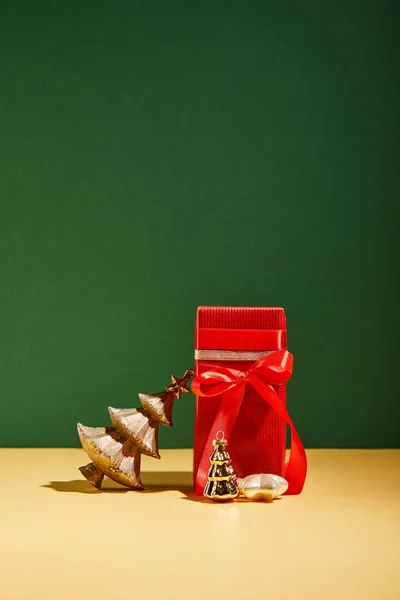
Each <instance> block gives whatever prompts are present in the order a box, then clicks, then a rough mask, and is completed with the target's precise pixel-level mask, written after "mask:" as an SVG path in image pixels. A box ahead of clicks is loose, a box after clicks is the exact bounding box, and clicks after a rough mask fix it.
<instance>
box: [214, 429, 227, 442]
mask: <svg viewBox="0 0 400 600" xmlns="http://www.w3.org/2000/svg"><path fill="white" fill-rule="evenodd" d="M219 434H221V437H218V436H219ZM224 437H225V434H224V432H223V431H222V429H218V431H217V434H216V436H215V439H216V440H218V441H220V440H223V439H224Z"/></svg>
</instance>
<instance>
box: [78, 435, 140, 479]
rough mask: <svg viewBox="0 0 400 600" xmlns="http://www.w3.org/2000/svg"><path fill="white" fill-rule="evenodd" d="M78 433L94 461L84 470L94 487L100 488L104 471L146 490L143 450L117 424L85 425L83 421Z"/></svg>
mask: <svg viewBox="0 0 400 600" xmlns="http://www.w3.org/2000/svg"><path fill="white" fill-rule="evenodd" d="M78 433H79V438H80V440H81V444H82V448H83V449H84V450H85V452H86V454H87V455H88V456H89V458H90V459H91V460H92V461H93V464H89V465H86V467H81V468H80V471H81V473H82V474H83V475H84V477H86V479H87V480H88V481H89V482H90V483H91V484H92V485H94V487H97V488H100V486H101V483H102V478H100V474H102V475H103V476H104V475H107V477H109V478H110V479H113V480H114V481H116V482H117V483H122V485H126V486H128V487H130V488H133V489H136V490H142V489H143V484H142V482H141V480H140V452H139V450H138V449H137V448H136V447H135V446H134V445H133V444H132V443H131V442H130V441H129V440H128V439H127V438H126V437H124V436H123V435H122V434H121V433H120V432H119V431H117V430H116V429H115V428H114V427H85V426H84V425H82V424H81V423H78ZM96 469H97V471H99V473H97V472H96Z"/></svg>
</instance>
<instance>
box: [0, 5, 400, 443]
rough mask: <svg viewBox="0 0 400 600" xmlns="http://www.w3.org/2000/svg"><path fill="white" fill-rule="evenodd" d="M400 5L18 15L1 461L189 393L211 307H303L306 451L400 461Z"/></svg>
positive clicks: (4, 198) (9, 131)
mask: <svg viewBox="0 0 400 600" xmlns="http://www.w3.org/2000/svg"><path fill="white" fill-rule="evenodd" d="M395 4H396V3H394V2H387V1H382V0H376V1H375V2H365V1H361V0H360V1H355V0H347V1H343V2H326V3H323V2H322V3H321V2H318V1H314V2H313V1H310V0H306V1H305V2H300V3H299V2H295V1H290V2H266V1H260V2H254V1H249V0H247V1H246V2H232V1H230V2H215V1H213V2H211V1H206V2H205V1H203V2H197V3H195V2H186V1H185V2H183V1H177V2H174V1H172V2H167V1H165V2H162V1H157V2H154V1H153V2H144V1H143V2H132V1H128V0H126V1H125V0H124V1H116V2H99V1H96V2H94V1H92V0H90V1H89V0H88V1H84V2H82V1H79V2H78V1H76V0H73V1H69V2H58V3H57V2H42V1H40V0H39V1H38V2H28V1H23V2H22V1H20V2H18V1H16V2H11V1H9V2H2V3H1V11H0V12H1V17H0V46H1V53H0V61H1V70H0V73H1V81H2V85H1V94H0V120H1V138H0V155H1V156H0V158H1V160H0V169H1V177H0V190H1V208H0V211H1V212H0V228H1V231H0V234H1V235H0V249H1V321H2V326H1V335H0V348H1V361H0V390H1V409H2V410H1V412H2V421H3V426H2V428H1V434H0V444H1V445H9V446H76V445H78V437H77V434H76V426H75V425H76V422H77V421H81V422H83V423H84V424H87V425H104V424H108V423H109V421H108V415H107V406H108V405H110V404H111V405H114V406H121V407H122V406H137V405H138V399H137V395H136V394H137V392H139V391H142V392H152V391H156V390H157V389H159V388H162V387H163V386H164V385H165V384H166V383H167V382H168V380H169V375H170V374H171V373H174V374H177V375H180V374H182V373H183V371H184V370H185V369H186V368H187V367H189V366H191V364H192V352H193V327H194V319H195V311H196V307H197V305H199V304H229V305H283V306H284V307H285V308H286V311H287V317H288V327H289V342H290V348H291V350H292V351H293V352H294V354H295V357H296V363H295V374H294V378H293V380H292V382H291V383H290V386H289V404H290V410H291V412H292V415H293V418H294V420H295V422H296V424H297V425H298V429H299V431H300V433H301V435H302V437H303V438H304V442H305V444H306V445H307V446H317V447H321V446H322V447H324V446H325V447H329V446H337V447H345V446H348V447H354V446H363V447H382V446H383V447H385V446H387V447H389V446H396V445H398V443H399V434H398V422H399V417H400V404H399V402H398V392H397V390H398V385H399V383H398V381H397V377H396V371H398V368H397V369H396V367H397V357H396V356H395V350H396V348H397V339H398V336H399V333H400V332H399V324H398V321H399V320H398V318H397V316H396V315H397V310H398V296H397V292H396V286H395V269H396V266H397V264H398V258H399V254H398V245H397V231H396V230H397V225H398V221H397V222H396V219H397V218H398V209H397V204H396V202H398V200H397V199H398V191H399V185H398V183H399V179H398V173H397V171H398V167H397V166H396V159H397V152H398V144H397V142H396V141H395V140H396V135H397V133H398V127H397V126H396V98H397V97H398V96H397V94H398V91H399V85H398V83H399V78H398V59H399V53H398V42H397V40H396V37H398V31H397V27H398V11H397V9H396V8H395ZM193 409H194V400H193V397H191V396H184V397H183V398H182V399H181V400H180V401H179V402H177V403H176V406H175V413H174V415H175V428H174V429H173V430H168V429H163V430H162V432H161V440H160V442H161V446H162V447H173V446H190V445H191V444H192V439H193Z"/></svg>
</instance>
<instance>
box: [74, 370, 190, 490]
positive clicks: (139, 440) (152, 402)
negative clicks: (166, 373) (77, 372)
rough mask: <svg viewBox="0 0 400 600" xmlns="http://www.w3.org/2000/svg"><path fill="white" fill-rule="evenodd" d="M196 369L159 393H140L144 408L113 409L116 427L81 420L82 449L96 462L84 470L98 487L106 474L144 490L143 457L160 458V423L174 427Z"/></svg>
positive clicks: (82, 471) (85, 475)
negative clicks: (175, 414) (175, 412)
mask: <svg viewBox="0 0 400 600" xmlns="http://www.w3.org/2000/svg"><path fill="white" fill-rule="evenodd" d="M193 375H194V372H193V370H192V369H188V370H187V371H186V373H185V374H184V376H183V377H181V378H179V377H174V376H173V375H172V383H170V384H169V385H168V386H167V387H166V388H165V390H164V391H163V392H160V393H159V394H139V400H140V402H141V403H142V407H143V408H113V407H111V406H110V407H109V408H108V412H109V413H110V418H111V421H112V424H113V427H86V426H85V425H82V424H81V423H78V434H79V438H80V441H81V444H82V448H83V449H84V450H85V452H86V454H87V455H88V456H89V458H90V460H91V461H92V462H91V463H89V464H88V465H86V466H84V467H80V469H79V470H80V472H81V473H82V475H83V476H84V477H86V479H87V480H88V481H89V483H91V484H92V485H93V486H94V487H96V488H98V489H99V488H100V487H101V484H102V482H103V478H104V475H107V477H109V478H110V479H113V480H114V481H116V482H117V483H121V484H122V485H126V486H127V487H130V488H132V489H135V490H142V489H143V484H142V482H141V479H140V457H141V455H142V454H147V455H148V456H152V457H153V458H160V454H159V452H158V426H159V425H166V426H167V427H172V408H173V404H174V401H175V399H177V398H180V397H181V395H182V394H184V393H188V392H190V390H189V388H188V387H187V384H188V382H189V380H190V379H191V378H192V377H193Z"/></svg>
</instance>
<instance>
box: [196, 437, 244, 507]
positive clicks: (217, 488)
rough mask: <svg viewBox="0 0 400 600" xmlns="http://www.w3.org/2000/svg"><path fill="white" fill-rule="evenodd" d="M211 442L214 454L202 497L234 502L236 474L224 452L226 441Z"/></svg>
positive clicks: (226, 453) (227, 455)
mask: <svg viewBox="0 0 400 600" xmlns="http://www.w3.org/2000/svg"><path fill="white" fill-rule="evenodd" d="M219 433H220V432H218V433H217V436H216V437H217V439H216V440H214V441H213V446H214V452H213V453H212V455H211V457H210V463H211V466H210V468H209V471H208V474H207V483H206V486H205V488H204V496H206V498H210V500H234V499H235V498H236V496H237V495H238V493H239V490H238V487H237V484H236V474H235V471H234V470H233V467H232V465H231V457H230V456H229V454H228V452H227V451H226V447H227V445H228V442H227V440H225V439H224V437H223V432H221V433H222V438H220V439H218V434H219Z"/></svg>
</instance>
